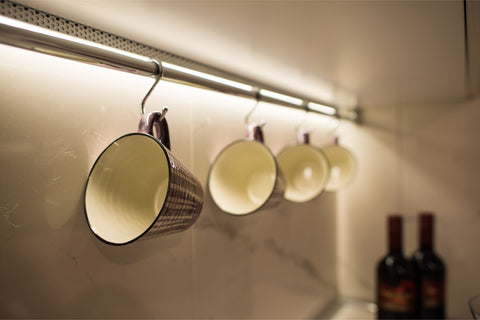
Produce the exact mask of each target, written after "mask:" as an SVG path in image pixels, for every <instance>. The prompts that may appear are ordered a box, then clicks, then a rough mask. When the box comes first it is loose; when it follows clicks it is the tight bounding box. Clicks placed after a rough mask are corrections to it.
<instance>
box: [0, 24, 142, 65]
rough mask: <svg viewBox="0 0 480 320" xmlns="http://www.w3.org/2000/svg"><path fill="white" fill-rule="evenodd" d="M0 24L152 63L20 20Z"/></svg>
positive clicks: (121, 51)
mask: <svg viewBox="0 0 480 320" xmlns="http://www.w3.org/2000/svg"><path fill="white" fill-rule="evenodd" d="M0 23H2V24H5V25H8V26H11V27H15V28H19V29H23V30H28V31H32V32H35V33H39V34H43V35H46V36H50V37H54V38H58V39H63V40H67V41H72V42H75V43H79V44H82V45H87V46H90V47H94V48H98V49H102V50H107V51H110V52H113V53H116V54H121V55H124V56H127V57H130V58H134V59H138V60H142V61H151V59H150V58H147V57H144V56H141V55H138V54H135V53H131V52H127V51H123V50H119V49H115V48H112V47H108V46H104V45H102V44H98V43H95V42H92V41H88V40H84V39H80V38H77V37H72V36H69V35H67V34H63V33H60V32H56V31H52V30H49V29H45V28H41V27H38V26H35V25H32V24H29V23H25V22H22V21H18V20H15V19H10V18H6V17H2V16H0Z"/></svg>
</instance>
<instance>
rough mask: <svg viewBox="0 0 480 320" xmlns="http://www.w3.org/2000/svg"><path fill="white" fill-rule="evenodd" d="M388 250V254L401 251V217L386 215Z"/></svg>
mask: <svg viewBox="0 0 480 320" xmlns="http://www.w3.org/2000/svg"><path fill="white" fill-rule="evenodd" d="M388 251H389V253H390V254H401V253H402V217H401V216H398V215H395V216H389V217H388Z"/></svg>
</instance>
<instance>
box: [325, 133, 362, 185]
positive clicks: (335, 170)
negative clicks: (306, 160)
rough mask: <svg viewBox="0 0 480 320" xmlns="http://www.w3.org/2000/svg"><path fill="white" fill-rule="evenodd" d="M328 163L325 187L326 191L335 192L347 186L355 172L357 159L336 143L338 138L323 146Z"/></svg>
mask: <svg viewBox="0 0 480 320" xmlns="http://www.w3.org/2000/svg"><path fill="white" fill-rule="evenodd" d="M323 152H324V153H325V155H326V157H327V159H328V162H329V163H330V179H329V181H328V183H327V186H326V187H325V190H326V191H330V192H335V191H339V190H341V189H343V188H345V187H346V186H348V185H349V184H350V183H351V182H352V181H353V180H354V178H355V176H356V174H357V160H356V159H355V156H354V155H353V154H352V153H351V152H350V150H348V149H347V148H344V147H342V146H340V145H338V138H335V140H334V143H333V144H332V145H330V146H327V147H325V148H323Z"/></svg>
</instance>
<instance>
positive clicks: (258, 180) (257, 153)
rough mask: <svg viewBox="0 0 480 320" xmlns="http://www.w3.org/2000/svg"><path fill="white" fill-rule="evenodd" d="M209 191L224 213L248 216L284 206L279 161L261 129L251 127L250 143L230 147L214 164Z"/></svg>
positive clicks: (241, 141) (252, 125)
mask: <svg viewBox="0 0 480 320" xmlns="http://www.w3.org/2000/svg"><path fill="white" fill-rule="evenodd" d="M208 188H209V192H210V194H211V196H212V199H213V201H214V202H215V204H216V205H217V206H218V207H219V208H220V209H221V210H222V211H224V212H227V213H230V214H233V215H246V214H250V213H253V212H256V211H257V210H259V209H267V208H273V207H275V206H276V205H278V203H280V201H281V199H282V198H283V193H284V190H285V182H284V179H283V177H282V176H281V173H280V170H279V168H278V165H277V161H276V159H275V156H274V155H273V154H272V152H271V151H270V150H269V149H268V148H267V146H266V145H265V144H264V142H263V133H262V129H261V126H259V125H256V124H251V125H249V126H248V133H247V139H246V140H238V141H236V142H233V143H232V144H230V145H228V146H227V147H226V148H225V149H223V151H222V152H220V154H219V155H218V156H217V158H216V159H215V161H214V162H213V164H212V166H211V168H210V172H209V178H208Z"/></svg>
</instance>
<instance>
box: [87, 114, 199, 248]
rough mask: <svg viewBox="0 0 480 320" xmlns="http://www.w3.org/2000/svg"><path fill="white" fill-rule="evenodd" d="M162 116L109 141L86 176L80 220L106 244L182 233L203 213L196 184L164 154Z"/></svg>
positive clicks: (167, 143)
mask: <svg viewBox="0 0 480 320" xmlns="http://www.w3.org/2000/svg"><path fill="white" fill-rule="evenodd" d="M165 112H166V109H164V111H163V112H152V113H148V114H144V115H142V118H141V120H140V124H139V128H138V132H137V133H130V134H126V135H124V136H122V137H120V138H118V139H117V140H115V141H114V142H112V143H111V144H110V145H109V146H108V147H107V148H106V149H105V150H104V151H103V152H102V153H101V154H100V156H99V157H98V158H97V160H96V162H95V164H94V165H93V167H92V169H91V171H90V174H89V176H88V180H87V184H86V188H85V215H86V218H87V222H88V225H89V226H90V229H91V230H92V232H93V233H94V234H95V236H97V237H98V238H99V239H100V240H102V241H104V242H106V243H108V244H113V245H123V244H127V243H130V242H132V241H135V240H137V239H147V238H152V237H156V236H159V235H165V234H169V233H173V232H179V231H183V230H185V229H187V228H189V227H190V226H191V225H192V224H193V223H194V222H195V220H196V219H197V217H198V216H199V214H200V212H201V210H202V206H203V189H202V186H201V184H200V182H199V181H198V180H197V178H195V177H194V175H193V174H192V173H191V172H190V171H188V169H186V168H185V167H184V166H183V165H182V164H181V163H180V162H179V161H178V160H177V159H176V158H175V157H174V156H173V154H172V153H171V152H170V150H169V149H170V138H169V133H168V125H167V122H166V119H165V118H164V115H165Z"/></svg>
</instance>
